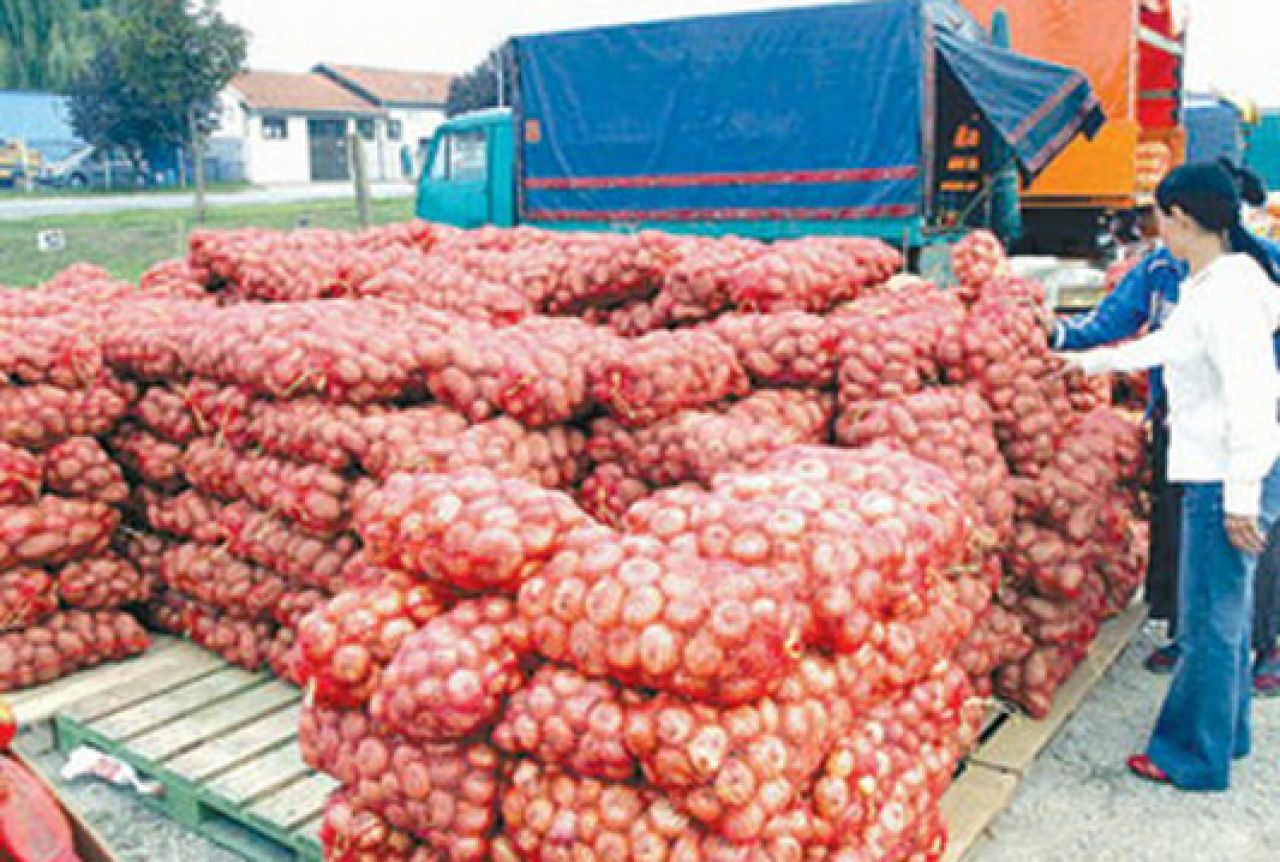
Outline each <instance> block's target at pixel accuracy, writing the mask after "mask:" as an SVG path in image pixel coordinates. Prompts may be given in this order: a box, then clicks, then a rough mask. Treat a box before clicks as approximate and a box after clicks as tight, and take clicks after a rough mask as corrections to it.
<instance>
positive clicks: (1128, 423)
mask: <svg viewBox="0 0 1280 862" xmlns="http://www.w3.org/2000/svg"><path fill="white" fill-rule="evenodd" d="M954 263H955V269H956V274H957V276H958V278H959V280H960V283H961V286H962V290H961V294H962V295H964V296H965V297H966V299H967V300H968V301H969V302H971V303H972V305H971V307H970V309H969V315H968V320H967V322H966V326H965V330H964V334H963V342H964V350H963V353H964V369H963V370H964V373H965V374H966V375H967V376H968V378H969V379H971V380H972V381H974V383H975V384H976V386H977V387H978V390H979V391H981V392H982V393H983V395H984V397H985V398H986V400H987V401H988V403H989V404H990V405H991V407H992V411H993V417H994V420H995V429H996V432H997V437H998V439H999V443H1000V449H1001V451H1002V452H1003V453H1004V455H1005V459H1006V460H1007V463H1008V466H1009V472H1010V474H1011V475H1012V477H1013V490H1014V497H1015V500H1016V514H1015V523H1014V532H1013V539H1012V542H1011V543H1010V544H1009V545H1008V546H1007V547H1006V548H1005V552H1004V570H1005V576H1006V577H1005V586H1004V590H1003V591H1002V594H1001V596H1000V601H1001V604H1002V605H1004V606H1005V607H1006V608H1008V610H1010V611H1011V612H1012V613H1013V614H1014V615H1015V616H1017V617H1018V619H1019V620H1020V621H1021V622H1022V624H1023V629H1024V630H1025V632H1026V633H1027V635H1029V636H1030V638H1031V639H1032V641H1033V643H1034V647H1033V649H1032V650H1031V651H1030V652H1029V653H1027V654H1026V655H1025V656H1024V657H1023V658H1022V659H1020V660H1018V661H1015V662H1006V663H1003V664H1002V666H1001V667H1000V669H999V670H998V672H997V674H996V678H995V682H996V690H997V691H998V692H999V693H1000V694H1002V695H1004V696H1005V697H1008V698H1010V699H1011V700H1014V701H1016V702H1017V703H1018V704H1020V705H1021V706H1022V707H1023V708H1025V709H1026V710H1027V711H1028V712H1029V713H1030V714H1031V715H1033V716H1036V717H1041V716H1044V715H1045V714H1047V713H1048V712H1049V710H1050V709H1051V708H1052V705H1053V696H1054V692H1055V691H1056V690H1057V689H1058V687H1059V686H1060V685H1061V684H1062V683H1063V682H1065V681H1066V679H1067V678H1068V677H1069V676H1070V675H1071V673H1072V672H1073V671H1074V670H1075V668H1076V666H1077V665H1079V663H1080V662H1081V661H1083V659H1084V658H1085V656H1086V654H1087V652H1088V650H1089V647H1090V645H1091V644H1092V642H1093V640H1094V638H1095V637H1096V635H1097V632H1098V626H1099V624H1100V623H1101V621H1102V620H1104V619H1105V618H1106V617H1108V616H1111V615H1114V614H1115V613H1118V612H1119V611H1120V610H1123V609H1124V608H1125V607H1127V606H1128V604H1129V602H1130V601H1131V600H1132V598H1133V595H1134V593H1135V592H1136V591H1137V588H1138V586H1139V584H1140V583H1141V580H1142V575H1143V572H1144V571H1145V568H1146V556H1145V555H1146V550H1147V541H1146V536H1145V529H1146V524H1145V516H1144V511H1143V509H1144V506H1145V499H1144V497H1143V494H1142V490H1141V479H1142V476H1143V467H1144V465H1143V436H1142V430H1141V427H1140V426H1139V425H1138V424H1137V423H1136V422H1134V421H1132V420H1131V419H1130V418H1127V417H1125V416H1123V415H1122V414H1121V413H1118V412H1116V411H1115V410H1113V409H1111V408H1110V407H1109V406H1108V404H1109V401H1110V392H1109V389H1108V385H1107V383H1106V381H1105V380H1094V381H1089V380H1084V379H1081V378H1068V377H1065V376H1064V375H1063V374H1062V373H1061V371H1060V366H1058V365H1057V363H1055V362H1054V360H1053V358H1052V356H1051V355H1050V353H1049V350H1048V345H1047V342H1046V339H1045V337H1044V333H1043V332H1042V330H1041V328H1040V323H1039V322H1038V313H1039V309H1041V308H1043V306H1044V301H1045V297H1044V293H1043V289H1042V288H1041V287H1040V286H1039V285H1037V284H1034V283H1029V282H1025V281H1022V280H1020V279H1017V278H1014V277H1012V276H1010V275H1009V274H1008V269H1009V265H1008V261H1007V259H1006V258H1005V256H1004V252H1003V249H1001V247H1000V245H999V243H998V242H997V241H996V240H995V238H994V237H992V236H991V235H990V234H986V233H977V234H973V235H971V236H970V237H969V238H968V239H967V240H966V241H965V242H964V243H963V244H962V245H961V246H959V247H958V248H957V249H956V257H955V261H954Z"/></svg>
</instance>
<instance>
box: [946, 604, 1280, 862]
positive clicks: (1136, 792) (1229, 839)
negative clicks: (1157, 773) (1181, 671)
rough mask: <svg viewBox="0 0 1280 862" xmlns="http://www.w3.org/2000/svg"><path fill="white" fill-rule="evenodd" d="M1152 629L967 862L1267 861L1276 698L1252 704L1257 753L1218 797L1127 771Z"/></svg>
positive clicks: (1149, 703)
mask: <svg viewBox="0 0 1280 862" xmlns="http://www.w3.org/2000/svg"><path fill="white" fill-rule="evenodd" d="M1155 643H1156V630H1155V629H1154V627H1149V628H1148V629H1147V630H1146V631H1144V632H1142V633H1140V634H1139V635H1138V636H1137V637H1135V638H1134V640H1133V642H1132V643H1131V644H1130V645H1129V648H1128V649H1127V650H1126V651H1125V652H1124V654H1123V655H1122V656H1121V658H1120V660H1119V661H1117V662H1116V664H1115V665H1113V666H1112V668H1111V670H1110V672H1109V673H1108V674H1107V675H1106V677H1104V678H1103V679H1102V681H1101V682H1099V683H1098V685H1097V686H1096V687H1095V688H1094V690H1093V691H1092V692H1091V693H1090V694H1089V696H1088V698H1087V699H1086V700H1085V702H1084V703H1083V704H1082V705H1081V707H1080V709H1079V711H1078V712H1077V713H1076V714H1075V715H1074V716H1073V717H1072V718H1071V720H1070V721H1069V722H1068V723H1067V725H1066V726H1065V727H1064V728H1063V730H1062V732H1061V733H1060V734H1059V735H1058V737H1057V738H1056V739H1055V740H1054V741H1053V743H1052V745H1050V746H1049V748H1048V749H1047V750H1046V751H1045V752H1044V753H1043V754H1042V755H1041V757H1040V759H1039V760H1037V761H1036V763H1035V765H1034V766H1033V767H1032V768H1031V769H1030V770H1029V771H1028V773H1027V775H1026V777H1025V778H1024V780H1023V782H1022V785H1021V786H1020V787H1019V788H1018V791H1017V795H1016V796H1015V797H1014V801H1013V804H1012V805H1011V806H1010V808H1009V810H1008V811H1006V812H1005V813H1004V814H1003V815H1002V816H1001V817H999V818H998V819H997V820H996V821H995V823H994V824H993V826H992V829H991V838H990V840H989V842H988V843H986V844H984V845H982V846H980V847H979V848H978V850H977V852H975V853H974V854H973V856H972V857H971V858H972V860H973V862H1027V860H1035V862H1218V860H1223V862H1227V860H1230V862H1264V860H1265V862H1274V860H1276V859H1277V858H1280V849H1277V848H1280V816H1278V815H1280V701H1255V702H1254V710H1253V720H1254V754H1253V756H1252V757H1250V758H1249V759H1248V760H1245V761H1243V762H1242V763H1240V764H1237V766H1236V768H1235V770H1234V771H1233V774H1232V787H1231V790H1230V791H1229V792H1227V793H1224V794H1196V793H1179V792H1178V791H1175V790H1171V789H1170V788H1167V787H1158V786H1155V785H1151V784H1148V783H1146V782H1143V781H1139V780H1137V779H1135V778H1132V777H1130V776H1129V773H1128V771H1127V770H1126V769H1125V766H1124V760H1125V758H1126V757H1127V756H1128V755H1130V754H1133V753H1135V752H1138V751H1141V750H1142V748H1143V746H1144V744H1145V743H1146V740H1147V736H1148V734H1149V733H1150V729H1151V726H1152V724H1153V723H1154V721H1155V716H1156V713H1157V712H1158V711H1159V708H1160V703H1161V700H1162V699H1163V697H1164V691H1165V688H1166V686H1167V685H1168V678H1167V677H1157V676H1154V675H1152V674H1150V673H1147V672H1146V671H1145V670H1143V668H1142V659H1143V658H1144V657H1145V656H1146V654H1147V652H1148V651H1149V650H1150V649H1151V647H1152V646H1153V645H1154V644H1155Z"/></svg>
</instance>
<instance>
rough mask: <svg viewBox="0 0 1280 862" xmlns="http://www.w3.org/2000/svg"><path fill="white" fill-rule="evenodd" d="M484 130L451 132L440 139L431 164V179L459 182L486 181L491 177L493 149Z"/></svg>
mask: <svg viewBox="0 0 1280 862" xmlns="http://www.w3.org/2000/svg"><path fill="white" fill-rule="evenodd" d="M486 142H487V136H486V134H485V132H484V130H483V129H478V130H474V131H465V132H451V133H450V134H447V135H445V136H444V137H442V138H441V139H440V145H439V146H438V147H437V148H436V156H435V159H434V160H433V161H432V163H431V179H433V180H451V181H453V182H458V183H476V182H483V181H484V179H485V176H486V175H487V174H488V167H489V150H488V147H487V146H486Z"/></svg>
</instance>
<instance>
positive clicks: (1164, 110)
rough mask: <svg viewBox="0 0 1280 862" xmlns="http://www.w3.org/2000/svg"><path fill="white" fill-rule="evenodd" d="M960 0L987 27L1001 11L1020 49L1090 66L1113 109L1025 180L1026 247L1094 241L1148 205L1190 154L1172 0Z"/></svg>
mask: <svg viewBox="0 0 1280 862" xmlns="http://www.w3.org/2000/svg"><path fill="white" fill-rule="evenodd" d="M961 3H962V5H963V6H964V7H965V8H966V9H967V10H968V11H969V12H970V14H972V15H973V16H974V17H975V18H977V19H978V22H979V23H980V24H982V25H984V26H985V27H987V28H988V29H990V27H991V25H992V23H993V19H994V16H995V14H996V13H997V12H998V11H1003V12H1004V13H1005V15H1006V16H1007V23H1008V30H1009V39H1010V47H1011V48H1012V49H1013V50H1014V51H1016V52H1018V53H1020V54H1026V55H1029V56H1032V57H1036V58H1039V59H1042V60H1049V61H1052V62H1055V63H1060V64H1063V65H1067V66H1071V67H1074V68H1077V69H1080V70H1082V71H1083V72H1084V73H1085V74H1086V75H1088V76H1089V80H1090V82H1091V83H1092V84H1093V89H1094V91H1095V92H1096V93H1097V94H1098V98H1099V99H1100V100H1101V101H1102V107H1103V110H1104V111H1105V112H1106V115H1107V122H1106V125H1104V126H1103V128H1102V131H1101V132H1100V133H1099V134H1098V136H1097V137H1096V138H1095V139H1093V140H1091V141H1087V140H1084V139H1077V140H1076V141H1075V142H1074V143H1073V144H1071V145H1070V146H1069V147H1067V149H1066V151H1065V152H1063V153H1062V155H1060V156H1059V157H1058V158H1057V159H1056V160H1055V161H1054V162H1053V164H1051V165H1050V166H1049V167H1048V168H1047V169H1046V170H1045V171H1044V173H1043V174H1041V175H1040V176H1038V177H1037V178H1036V179H1035V181H1034V182H1033V183H1031V184H1030V185H1029V186H1027V187H1025V188H1023V189H1022V193H1021V201H1022V209H1023V220H1024V223H1025V230H1024V236H1025V237H1026V242H1025V243H1024V244H1025V245H1026V246H1027V250H1029V251H1055V252H1056V251H1063V250H1064V246H1073V245H1076V244H1079V243H1081V242H1084V243H1086V244H1088V243H1090V242H1092V241H1093V240H1094V239H1095V238H1096V237H1098V236H1099V235H1100V234H1102V233H1105V231H1106V229H1107V228H1108V227H1109V226H1113V225H1115V224H1117V223H1119V224H1124V223H1128V222H1131V221H1132V219H1133V214H1135V213H1136V212H1137V211H1139V210H1141V209H1143V208H1145V207H1149V206H1150V205H1151V196H1152V192H1153V191H1154V189H1155V186H1156V184H1157V183H1158V182H1159V181H1160V178H1161V177H1163V176H1164V174H1165V173H1167V172H1168V170H1169V169H1170V168H1172V167H1175V166H1176V165H1178V164H1181V163H1182V160H1183V156H1184V152H1185V148H1186V134H1185V131H1184V130H1183V128H1182V124H1181V118H1180V106H1181V103H1182V65H1183V56H1184V48H1185V44H1186V43H1185V39H1184V37H1183V34H1182V33H1181V32H1180V31H1179V28H1178V26H1177V22H1176V20H1175V15H1174V13H1173V10H1172V9H1171V0H961ZM1072 250H1075V249H1072ZM1086 251H1087V250H1086Z"/></svg>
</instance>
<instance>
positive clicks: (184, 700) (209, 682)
mask: <svg viewBox="0 0 1280 862" xmlns="http://www.w3.org/2000/svg"><path fill="white" fill-rule="evenodd" d="M262 682H263V680H262V679H261V678H260V677H256V676H254V675H253V674H251V673H246V672H245V671H243V670H241V669H240V668H238V667H224V668H222V669H220V670H218V671H216V672H214V673H212V674H210V675H209V676H205V677H201V678H200V679H197V680H195V681H194V682H191V683H188V684H187V685H184V686H182V687H180V688H177V689H174V690H172V691H168V692H166V693H165V694H164V696H163V697H153V698H148V699H147V700H145V701H142V702H141V703H138V704H134V705H133V706H130V707H127V708H125V709H122V710H120V711H119V712H114V713H111V714H110V715H106V716H103V717H102V718H101V719H99V720H97V721H93V722H89V723H88V726H90V727H92V728H93V729H95V730H96V731H98V732H99V733H101V734H103V735H105V736H110V737H114V738H118V739H131V738H133V737H135V736H141V735H142V734H144V733H147V732H148V731H150V730H152V729H153V728H156V727H162V726H163V725H165V724H168V723H169V722H172V721H176V720H178V719H180V718H184V717H186V716H188V715H190V714H192V713H194V712H196V711H198V710H201V709H207V708H208V707H209V705H210V704H214V703H218V702H220V701H222V700H223V699H225V698H227V697H231V696H233V695H235V694H238V693H240V692H243V691H247V690H251V689H254V688H257V687H258V686H259V685H261V684H262Z"/></svg>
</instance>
